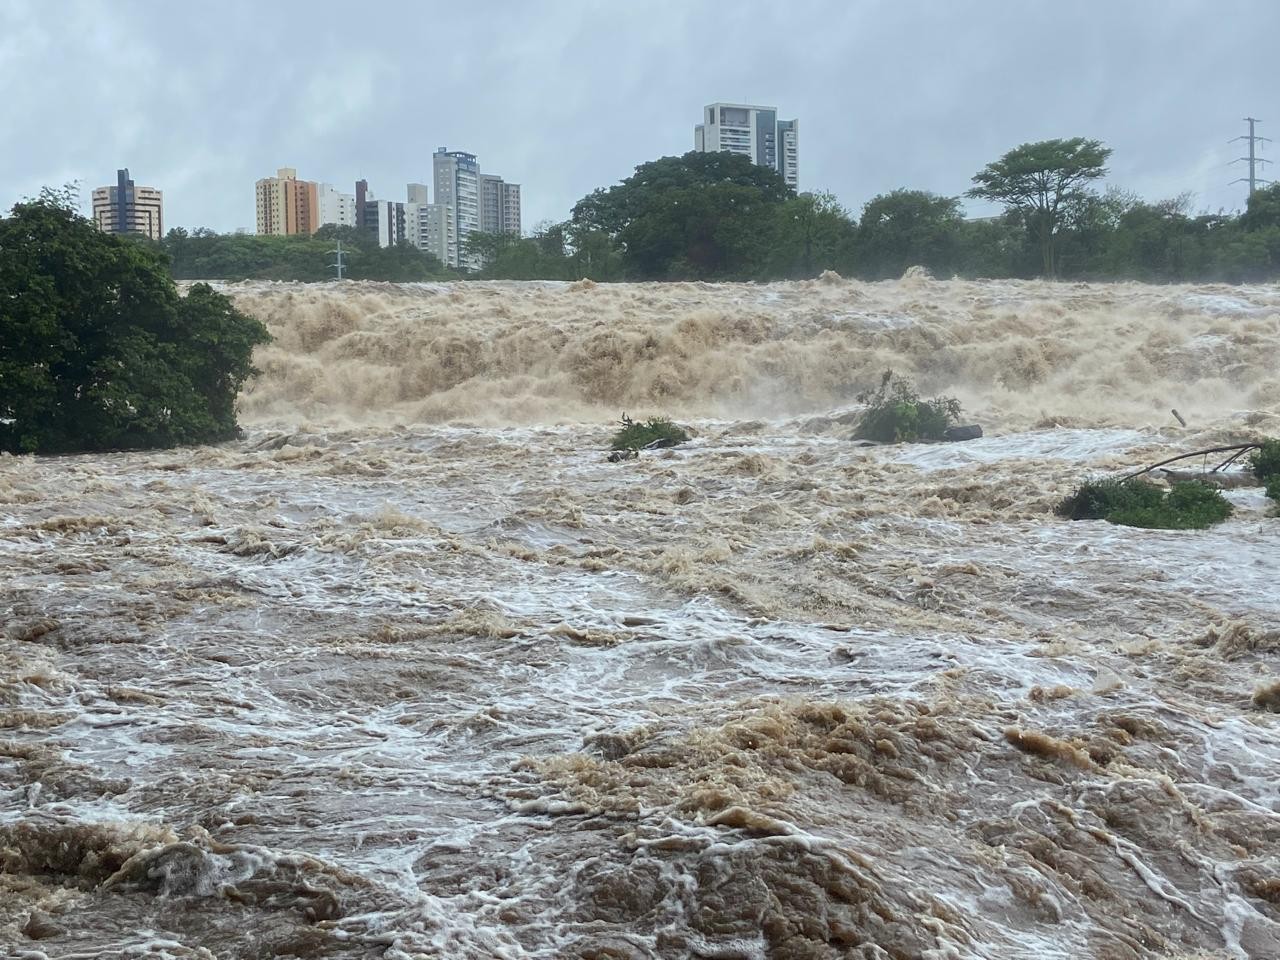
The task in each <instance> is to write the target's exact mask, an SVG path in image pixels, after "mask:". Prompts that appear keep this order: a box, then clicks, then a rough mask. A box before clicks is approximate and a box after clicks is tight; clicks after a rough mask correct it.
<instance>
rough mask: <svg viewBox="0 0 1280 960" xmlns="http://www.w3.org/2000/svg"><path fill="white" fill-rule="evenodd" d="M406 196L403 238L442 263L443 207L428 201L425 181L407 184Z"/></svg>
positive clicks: (443, 245) (443, 242) (443, 248)
mask: <svg viewBox="0 0 1280 960" xmlns="http://www.w3.org/2000/svg"><path fill="white" fill-rule="evenodd" d="M407 196H408V200H407V201H406V203H405V205H404V210H405V216H404V219H405V239H407V240H408V241H409V242H410V243H412V244H413V245H414V246H415V247H417V248H418V249H419V250H425V251H426V252H427V253H430V254H431V255H432V256H434V257H435V258H436V259H437V260H439V261H440V262H441V263H443V262H444V251H445V248H446V238H445V236H444V225H445V216H446V211H445V208H444V207H442V206H441V205H440V204H438V203H431V202H430V199H429V196H428V190H427V185H426V184H425V183H411V184H409V185H408V188H407Z"/></svg>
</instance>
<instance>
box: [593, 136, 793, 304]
mask: <svg viewBox="0 0 1280 960" xmlns="http://www.w3.org/2000/svg"><path fill="white" fill-rule="evenodd" d="M793 196H794V194H793V193H792V191H791V188H790V187H788V186H787V185H786V182H785V181H784V180H783V179H782V176H781V175H780V174H779V173H778V172H777V171H775V170H771V169H769V168H767V167H762V166H760V165H759V164H755V163H752V162H751V161H750V160H749V159H747V158H746V157H744V156H741V155H739V154H734V153H727V152H718V153H700V152H697V151H691V152H690V153H686V154H685V155H684V156H680V157H663V158H661V159H660V160H654V161H651V162H649V163H643V164H641V165H640V166H638V167H636V172H635V173H634V174H633V175H632V176H630V177H628V178H627V179H625V180H623V181H622V182H621V183H619V184H616V185H615V186H612V187H610V188H609V189H608V190H603V189H602V190H596V191H595V192H594V193H592V194H590V195H589V196H587V197H584V198H583V199H582V200H580V201H579V202H578V203H577V205H576V206H574V208H573V221H572V222H573V224H574V225H575V227H577V228H578V229H580V230H591V231H599V232H600V233H602V234H604V235H605V236H608V237H609V238H610V239H611V240H612V241H613V242H614V243H616V244H617V247H618V250H619V251H620V252H621V255H622V265H623V267H624V270H625V272H626V275H627V276H628V277H629V278H636V279H646V280H648V279H653V280H666V279H678V278H684V279H735V280H747V279H754V278H756V277H757V276H758V275H759V274H760V272H761V269H762V266H763V264H764V263H765V261H766V259H767V258H768V257H769V256H770V255H771V253H772V250H771V245H770V238H771V236H772V234H773V232H774V231H775V229H776V227H777V223H778V218H779V210H780V208H781V207H782V205H783V204H784V203H785V201H787V200H788V199H790V198H792V197H793Z"/></svg>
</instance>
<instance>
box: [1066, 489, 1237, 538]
mask: <svg viewBox="0 0 1280 960" xmlns="http://www.w3.org/2000/svg"><path fill="white" fill-rule="evenodd" d="M1231 511H1232V507H1231V504H1230V503H1229V502H1228V501H1227V500H1226V498H1225V497H1223V496H1222V492H1221V491H1220V490H1218V489H1216V488H1215V487H1212V486H1210V485H1209V484H1207V483H1204V482H1202V481H1200V480H1184V481H1179V482H1176V483H1174V484H1173V485H1172V486H1171V487H1169V488H1168V489H1167V490H1166V489H1164V488H1162V487H1159V486H1157V485H1156V484H1154V483H1151V482H1149V481H1147V480H1140V479H1138V478H1136V477H1127V478H1123V479H1119V480H1117V479H1102V480H1087V481H1085V482H1084V483H1082V484H1081V485H1080V486H1079V487H1077V488H1076V490H1075V491H1074V492H1073V493H1072V494H1071V495H1070V496H1068V497H1066V498H1064V499H1063V500H1062V501H1061V502H1059V504H1058V505H1057V506H1056V507H1054V513H1056V514H1057V515H1058V516H1060V517H1066V518H1067V519H1069V520H1106V521H1107V522H1108V523H1115V524H1119V525H1120V526H1126V527H1148V528H1153V529H1159V530H1203V529H1205V528H1206V527H1210V526H1212V525H1213V524H1215V523H1218V522H1219V521H1221V520H1225V519H1226V518H1227V517H1229V516H1231Z"/></svg>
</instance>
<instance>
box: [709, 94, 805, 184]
mask: <svg viewBox="0 0 1280 960" xmlns="http://www.w3.org/2000/svg"><path fill="white" fill-rule="evenodd" d="M693 148H694V150H697V151H699V152H701V153H715V152H716V151H719V150H727V151H728V152H730V153H740V154H742V155H743V156H745V157H747V158H749V159H750V160H751V161H752V162H753V163H758V164H760V166H762V167H771V168H773V169H774V170H777V171H778V172H779V173H780V174H782V177H783V179H784V180H786V182H787V185H788V186H789V187H791V188H792V189H795V188H796V187H797V186H798V185H799V181H800V121H799V120H779V119H778V108H777V107H760V106H753V105H751V104H746V103H711V104H708V105H707V106H706V107H705V108H704V109H703V111H702V123H699V124H697V125H696V126H695V127H694V128H693Z"/></svg>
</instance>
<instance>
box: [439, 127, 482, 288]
mask: <svg viewBox="0 0 1280 960" xmlns="http://www.w3.org/2000/svg"><path fill="white" fill-rule="evenodd" d="M431 165H432V173H433V177H434V179H435V187H436V204H437V205H438V206H440V207H442V208H444V209H443V210H442V214H443V218H444V222H443V224H442V226H441V230H442V236H443V249H442V250H441V253H442V254H443V256H441V258H440V259H441V261H442V262H443V263H444V264H445V265H446V266H450V267H454V268H458V267H467V268H469V269H476V268H478V267H479V266H480V263H479V262H478V260H477V259H476V258H475V257H468V256H466V255H465V253H464V249H465V246H466V240H467V237H469V236H470V235H471V234H472V233H474V232H476V231H478V230H479V229H480V165H479V163H477V162H476V156H475V154H474V153H463V152H462V151H459V150H455V151H453V152H450V151H449V150H447V149H446V148H444V147H440V148H439V149H438V150H436V152H435V154H434V156H433V157H432V158H431Z"/></svg>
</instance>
